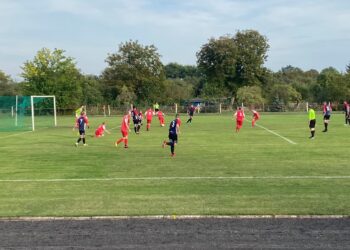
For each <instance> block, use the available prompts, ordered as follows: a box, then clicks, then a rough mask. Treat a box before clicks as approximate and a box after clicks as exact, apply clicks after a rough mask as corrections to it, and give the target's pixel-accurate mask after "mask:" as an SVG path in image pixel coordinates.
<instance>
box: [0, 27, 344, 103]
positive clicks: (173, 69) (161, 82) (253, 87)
mask: <svg viewBox="0 0 350 250" xmlns="http://www.w3.org/2000/svg"><path fill="white" fill-rule="evenodd" d="M268 49H269V44H268V41H267V38H266V37H264V36H262V35H261V34H259V32H257V31H254V30H245V31H238V32H237V33H236V34H235V35H233V36H232V35H226V36H222V37H219V38H211V39H210V40H209V41H208V42H207V43H206V44H204V45H203V46H202V47H201V48H200V49H199V51H198V52H197V65H196V66H189V65H180V64H177V63H169V64H167V65H163V64H162V62H161V60H160V57H161V55H160V54H159V53H158V50H157V48H156V47H155V46H154V45H150V46H148V45H146V46H145V45H142V44H140V43H139V42H138V41H132V40H131V41H127V42H125V43H121V44H120V45H119V49H118V51H117V52H115V53H111V54H109V55H108V56H107V58H106V63H107V67H106V68H105V69H104V70H103V72H102V73H101V75H98V76H95V75H84V74H82V73H81V71H80V70H79V69H78V68H77V66H76V62H75V61H74V59H73V58H71V57H68V56H66V55H65V51H64V50H61V49H54V50H53V51H51V50H49V49H47V48H43V49H41V50H40V51H38V52H37V54H36V56H35V57H34V59H33V60H30V61H27V62H25V63H24V64H23V66H22V70H23V71H22V74H21V76H22V78H23V81H22V82H14V81H13V80H12V79H11V77H10V76H8V75H6V74H5V73H4V72H2V71H0V95H16V94H19V95H56V96H57V102H58V106H59V107H61V108H71V107H76V106H77V105H81V104H89V105H96V104H112V105H124V104H128V103H136V104H138V105H149V104H151V103H154V102H156V101H157V102H159V103H162V104H171V103H174V102H177V103H181V102H182V101H184V100H188V99H191V98H193V97H201V98H204V99H208V100H211V99H221V100H222V99H226V100H231V102H234V101H237V102H239V103H240V102H244V103H246V104H251V105H260V104H262V103H265V104H273V103H284V104H286V103H289V102H294V103H298V102H300V101H303V100H307V101H313V102H322V101H328V100H332V101H333V102H342V101H343V100H349V99H350V65H349V66H347V68H346V72H344V73H342V72H339V71H337V70H336V69H334V68H332V67H330V68H326V69H324V70H322V71H321V72H318V71H316V70H309V71H303V70H301V69H299V68H296V67H292V66H287V67H284V68H282V69H281V70H280V71H278V72H272V71H271V70H269V69H267V68H266V67H265V66H264V63H265V61H266V59H267V52H268Z"/></svg>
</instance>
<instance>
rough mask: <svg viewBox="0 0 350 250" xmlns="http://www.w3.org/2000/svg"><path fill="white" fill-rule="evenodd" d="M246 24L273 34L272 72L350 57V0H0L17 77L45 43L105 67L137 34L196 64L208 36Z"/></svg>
mask: <svg viewBox="0 0 350 250" xmlns="http://www.w3.org/2000/svg"><path fill="white" fill-rule="evenodd" d="M245 29H254V30H257V31H259V32H260V34H262V35H264V36H266V37H267V39H268V42H269V45H270V50H269V51H268V59H267V62H266V66H267V67H268V68H270V69H272V70H273V71H278V70H279V69H281V67H285V66H286V65H292V66H295V67H300V68H302V69H303V70H308V69H317V70H321V69H324V68H326V67H329V66H333V67H335V68H337V69H338V70H339V71H344V70H345V67H346V65H348V64H349V63H350V1H348V0H333V1H329V0H294V1H291V0H288V1H285V0H168V1H166V0H0V70H3V71H4V72H5V73H6V74H10V75H11V76H12V77H13V78H15V79H18V78H19V74H20V73H21V66H22V65H23V63H24V62H25V61H26V60H32V59H33V57H34V56H35V54H36V52H37V51H38V50H40V49H41V48H43V47H46V48H50V49H54V48H59V49H64V50H65V51H66V55H67V56H71V57H73V58H75V59H76V62H77V66H78V68H80V69H81V71H82V72H83V73H87V74H100V73H101V71H102V70H103V69H104V68H105V67H106V63H105V59H106V57H107V55H108V53H114V52H116V51H117V49H118V45H119V44H120V43H121V42H125V41H128V40H130V39H132V40H138V41H139V42H140V43H141V44H144V45H150V44H154V45H155V46H156V47H157V48H158V50H159V53H160V54H161V55H162V61H163V63H164V64H167V63H169V62H178V63H180V64H191V65H194V64H196V52H197V51H198V50H199V49H200V47H201V46H202V45H203V44H205V43H206V42H207V41H208V39H209V38H211V37H215V38H218V37H219V36H222V35H225V34H235V33H236V32H237V31H238V30H245Z"/></svg>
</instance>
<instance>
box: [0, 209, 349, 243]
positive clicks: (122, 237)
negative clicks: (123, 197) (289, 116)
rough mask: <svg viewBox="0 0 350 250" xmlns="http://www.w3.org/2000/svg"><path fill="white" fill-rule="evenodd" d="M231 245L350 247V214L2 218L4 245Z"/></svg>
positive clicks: (1, 238) (0, 236) (1, 227)
mask: <svg viewBox="0 0 350 250" xmlns="http://www.w3.org/2000/svg"><path fill="white" fill-rule="evenodd" d="M24 218H26V219H24ZM30 218H32V219H30ZM45 218H46V219H45ZM232 248H236V249H237V248H239V249H350V218H349V216H339V217H328V218H327V217H324V216H323V217H320V216H318V217H317V218H316V216H314V217H312V218H311V217H309V218H307V217H305V216H303V217H302V216H299V217H289V218H287V217H285V218H276V216H273V217H272V216H271V217H263V216H261V217H259V218H254V217H253V216H252V217H249V218H248V217H246V216H242V217H221V218H218V217H216V218H214V217H207V218H199V217H197V218H189V217H188V218H183V217H175V216H168V217H166V216H163V217H159V218H158V217H157V218H151V217H144V218H141V217H138V218H131V217H129V218H123V217H115V218H111V217H108V218H106V217H89V218H88V217H77V218H75V217H70V219H68V218H62V217H50V218H48V217H43V218H39V217H36V219H35V218H34V217H21V218H2V219H0V249H232Z"/></svg>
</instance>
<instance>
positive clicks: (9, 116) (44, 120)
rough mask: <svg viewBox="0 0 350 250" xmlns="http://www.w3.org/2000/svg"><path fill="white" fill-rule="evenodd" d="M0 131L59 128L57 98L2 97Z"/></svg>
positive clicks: (0, 98)
mask: <svg viewBox="0 0 350 250" xmlns="http://www.w3.org/2000/svg"><path fill="white" fill-rule="evenodd" d="M0 120H1V122H0V131H25V130H32V131H34V130H35V129H36V128H43V127H55V126H57V114H56V97H55V96H0Z"/></svg>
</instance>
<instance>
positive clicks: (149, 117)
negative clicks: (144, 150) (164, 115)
mask: <svg viewBox="0 0 350 250" xmlns="http://www.w3.org/2000/svg"><path fill="white" fill-rule="evenodd" d="M145 116H146V120H147V125H146V130H147V131H149V129H150V128H151V123H152V119H153V111H152V109H151V108H149V109H148V110H147V111H146V113H145Z"/></svg>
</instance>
